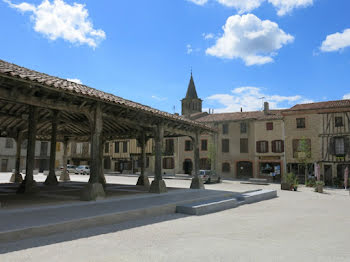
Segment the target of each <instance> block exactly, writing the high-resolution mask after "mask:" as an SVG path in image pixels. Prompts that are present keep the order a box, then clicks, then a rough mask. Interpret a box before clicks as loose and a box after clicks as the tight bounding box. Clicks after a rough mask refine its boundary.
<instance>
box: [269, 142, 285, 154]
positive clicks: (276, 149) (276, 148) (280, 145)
mask: <svg viewBox="0 0 350 262" xmlns="http://www.w3.org/2000/svg"><path fill="white" fill-rule="evenodd" d="M271 146H272V149H271V150H272V152H273V153H283V152H284V142H283V140H274V141H272V143H271Z"/></svg>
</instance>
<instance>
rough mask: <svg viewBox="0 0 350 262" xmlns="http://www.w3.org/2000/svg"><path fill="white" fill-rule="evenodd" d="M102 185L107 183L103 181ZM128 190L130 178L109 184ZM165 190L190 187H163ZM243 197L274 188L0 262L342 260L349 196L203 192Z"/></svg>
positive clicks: (22, 251) (26, 250) (46, 243)
mask: <svg viewBox="0 0 350 262" xmlns="http://www.w3.org/2000/svg"><path fill="white" fill-rule="evenodd" d="M108 179H109V178H108ZM111 181H113V182H116V183H124V182H125V183H126V184H128V183H129V184H131V183H133V182H136V178H133V177H128V178H122V177H116V178H113V179H111ZM166 183H167V185H168V186H171V187H189V185H190V181H187V180H169V181H166ZM206 188H209V189H218V190H231V191H236V192H243V191H248V190H255V189H259V188H263V189H277V190H278V196H279V197H278V198H274V199H272V200H269V201H263V202H260V203H258V204H253V205H244V206H240V207H238V208H235V209H229V210H226V211H222V212H218V213H213V214H209V215H204V216H186V215H183V214H172V215H163V216H159V217H153V218H146V219H142V220H137V221H128V222H124V223H121V224H118V225H108V226H102V227H95V228H90V229H85V230H78V231H72V232H66V233H62V234H56V235H53V236H48V237H40V238H33V239H28V240H21V241H16V242H11V243H1V244H0V261H6V262H11V261H25V262H31V261H36V262H41V261H45V262H46V261H50V262H51V261H52V262H55V261H60V262H62V261H75V262H80V261H82V262H86V261H94V262H95V261H96V262H98V261H101V262H102V261H181V260H183V261H321V262H322V261H349V258H350V249H349V236H350V209H349V204H350V197H349V192H348V191H345V190H335V189H330V188H326V189H325V194H319V193H315V192H313V190H312V188H306V187H303V186H299V188H298V190H299V191H298V192H291V191H280V190H279V185H276V184H270V185H266V186H256V185H244V184H240V182H235V181H223V183H221V184H210V185H206Z"/></svg>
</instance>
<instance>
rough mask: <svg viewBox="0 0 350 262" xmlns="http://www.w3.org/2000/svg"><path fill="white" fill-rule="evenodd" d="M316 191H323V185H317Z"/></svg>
mask: <svg viewBox="0 0 350 262" xmlns="http://www.w3.org/2000/svg"><path fill="white" fill-rule="evenodd" d="M315 191H316V192H318V193H323V185H316V188H315Z"/></svg>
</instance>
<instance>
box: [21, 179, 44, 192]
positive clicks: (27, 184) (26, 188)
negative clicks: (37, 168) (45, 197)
mask: <svg viewBox="0 0 350 262" xmlns="http://www.w3.org/2000/svg"><path fill="white" fill-rule="evenodd" d="M38 192H39V187H38V185H37V184H36V181H35V180H31V181H27V180H26V179H24V180H23V181H22V183H21V184H20V185H19V187H18V189H17V191H16V193H17V194H33V193H38Z"/></svg>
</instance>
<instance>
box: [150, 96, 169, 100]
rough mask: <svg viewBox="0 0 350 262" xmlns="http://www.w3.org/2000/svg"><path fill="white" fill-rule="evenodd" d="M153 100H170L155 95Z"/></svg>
mask: <svg viewBox="0 0 350 262" xmlns="http://www.w3.org/2000/svg"><path fill="white" fill-rule="evenodd" d="M152 98H153V99H154V100H157V101H165V100H168V98H167V97H159V96H155V95H153V96H152Z"/></svg>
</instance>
